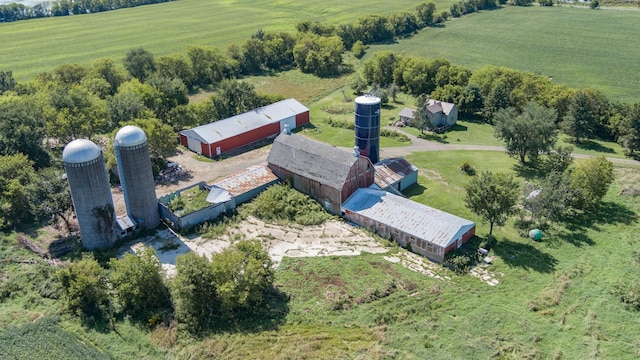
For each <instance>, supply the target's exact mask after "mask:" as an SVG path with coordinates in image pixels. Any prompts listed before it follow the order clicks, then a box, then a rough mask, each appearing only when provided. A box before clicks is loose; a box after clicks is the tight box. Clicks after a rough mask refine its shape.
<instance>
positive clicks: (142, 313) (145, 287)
mask: <svg viewBox="0 0 640 360" xmlns="http://www.w3.org/2000/svg"><path fill="white" fill-rule="evenodd" d="M109 267H110V268H111V270H112V271H111V273H110V274H109V281H110V283H111V285H112V286H113V290H114V292H115V294H116V296H117V298H118V301H119V303H120V304H121V305H122V308H123V312H124V313H125V314H129V315H132V316H137V317H142V318H144V319H145V320H146V318H148V316H149V315H150V314H153V313H154V312H157V311H159V310H162V309H165V308H167V307H169V306H170V299H169V289H168V288H167V286H166V285H165V283H164V271H163V270H162V264H160V261H159V260H158V258H157V257H156V254H155V251H154V250H153V248H150V247H145V248H144V249H142V250H141V251H139V252H138V253H137V254H135V255H134V254H126V255H125V256H124V257H122V258H121V259H115V258H114V259H111V260H110V261H109Z"/></svg>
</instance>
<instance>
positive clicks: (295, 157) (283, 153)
mask: <svg viewBox="0 0 640 360" xmlns="http://www.w3.org/2000/svg"><path fill="white" fill-rule="evenodd" d="M267 163H268V165H269V168H270V169H271V170H272V171H273V172H274V173H275V174H276V175H277V176H278V178H280V180H282V181H284V182H287V183H289V184H291V185H292V186H293V187H294V188H295V189H297V190H298V191H300V192H302V193H305V194H307V195H309V196H311V197H312V198H314V199H316V200H317V201H318V202H319V203H320V204H322V206H324V207H325V209H327V210H328V211H330V212H332V213H334V214H340V210H341V205H342V202H343V201H344V200H346V199H347V198H348V197H349V196H351V194H353V192H354V191H356V190H357V189H358V188H362V187H368V186H371V184H373V178H374V169H373V164H372V163H371V161H370V160H369V158H367V157H364V156H360V153H359V152H358V151H354V152H353V153H352V152H348V151H345V150H342V149H338V148H336V147H334V146H331V145H326V144H323V143H320V142H317V141H315V140H311V139H309V138H307V137H304V136H300V135H296V134H287V133H282V134H280V135H279V136H278V137H277V138H276V139H275V141H274V142H273V146H272V147H271V151H270V152H269V156H268V157H267Z"/></svg>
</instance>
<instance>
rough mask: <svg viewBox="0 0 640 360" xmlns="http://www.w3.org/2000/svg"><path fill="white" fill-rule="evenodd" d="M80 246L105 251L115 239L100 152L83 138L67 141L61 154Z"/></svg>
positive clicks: (109, 199) (108, 193) (107, 182)
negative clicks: (78, 228) (76, 221)
mask: <svg viewBox="0 0 640 360" xmlns="http://www.w3.org/2000/svg"><path fill="white" fill-rule="evenodd" d="M62 162H63V163H64V168H65V170H66V172H67V179H68V181H69V187H70V188H71V198H72V200H73V207H74V209H75V211H76V217H77V218H78V224H79V225H80V235H82V245H83V246H84V247H85V248H87V249H89V250H93V249H97V248H108V247H110V246H111V245H113V243H114V242H115V240H116V236H117V235H116V214H115V211H114V208H113V199H112V198H111V190H110V188H109V181H108V180H107V169H106V168H105V164H104V159H103V157H102V150H101V149H100V148H99V147H98V145H96V144H94V143H93V142H91V141H89V140H86V139H78V140H74V141H72V142H70V143H69V144H67V146H66V147H65V148H64V150H63V151H62Z"/></svg>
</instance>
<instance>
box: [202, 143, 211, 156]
mask: <svg viewBox="0 0 640 360" xmlns="http://www.w3.org/2000/svg"><path fill="white" fill-rule="evenodd" d="M200 148H201V149H202V151H201V152H202V155H204V156H209V157H211V151H209V145H207V144H205V143H200Z"/></svg>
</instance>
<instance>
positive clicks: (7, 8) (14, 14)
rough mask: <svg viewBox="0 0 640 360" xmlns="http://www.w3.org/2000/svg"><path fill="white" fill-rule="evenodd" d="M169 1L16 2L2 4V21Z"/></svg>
mask: <svg viewBox="0 0 640 360" xmlns="http://www.w3.org/2000/svg"><path fill="white" fill-rule="evenodd" d="M168 1H174V0H58V1H43V2H41V3H39V4H36V5H34V6H27V5H24V4H19V3H15V2H14V3H11V4H6V5H0V22H12V21H18V20H27V19H37V18H43V17H50V16H69V15H81V14H92V13H97V12H103V11H110V10H117V9H123V8H130V7H136V6H141V5H149V4H158V3H163V2H168Z"/></svg>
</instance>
